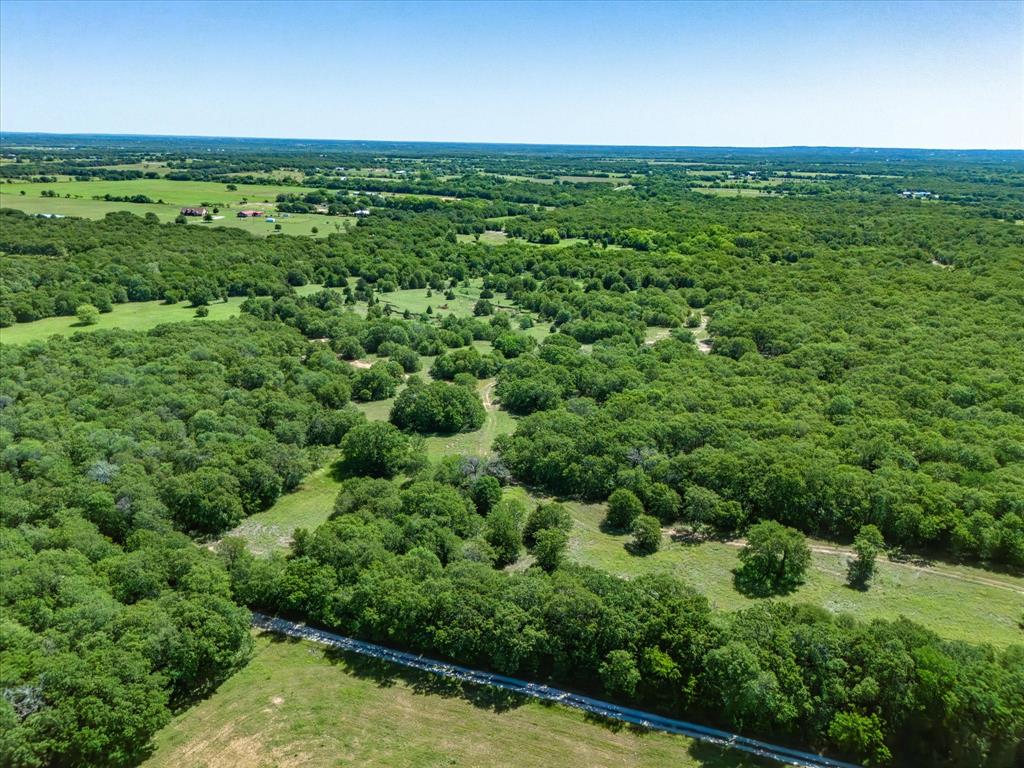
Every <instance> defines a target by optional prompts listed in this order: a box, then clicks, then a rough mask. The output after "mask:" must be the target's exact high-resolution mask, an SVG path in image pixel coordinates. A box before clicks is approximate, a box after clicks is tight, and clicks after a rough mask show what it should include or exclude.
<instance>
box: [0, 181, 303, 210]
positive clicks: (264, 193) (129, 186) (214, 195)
mask: <svg viewBox="0 0 1024 768" xmlns="http://www.w3.org/2000/svg"><path fill="white" fill-rule="evenodd" d="M237 186H238V189H237V190H229V189H228V188H227V185H226V184H222V183H220V182H219V181H172V180H170V179H165V178H159V179H128V180H125V181H103V180H95V181H60V182H56V183H52V184H34V183H28V182H19V183H14V184H4V185H3V186H2V187H0V194H2V195H3V197H4V199H5V200H6V198H7V196H8V195H11V196H17V197H21V194H20V193H21V191H22V190H24V191H25V197H39V194H40V192H42V191H43V190H47V189H52V190H53V191H54V192H56V193H57V194H58V195H60V196H61V197H63V196H64V195H68V194H70V195H71V196H72V198H75V197H80V198H86V199H90V198H92V197H94V196H95V195H100V196H103V195H115V196H117V197H123V196H130V195H147V196H148V197H151V198H152V199H153V200H163V201H164V202H165V203H167V204H169V205H177V206H179V207H180V206H183V205H199V204H200V203H206V204H208V205H219V206H221V207H224V206H232V207H234V208H235V209H238V208H240V207H244V205H245V204H243V203H242V201H243V200H247V201H248V202H249V203H272V202H274V200H275V199H276V197H277V196H278V195H280V194H285V193H294V194H302V193H305V192H310V191H312V190H310V189H309V188H307V187H286V186H278V185H276V184H238V185H237ZM44 199H51V198H44Z"/></svg>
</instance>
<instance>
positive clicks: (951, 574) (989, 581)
mask: <svg viewBox="0 0 1024 768" xmlns="http://www.w3.org/2000/svg"><path fill="white" fill-rule="evenodd" d="M725 543H726V544H728V545H729V546H730V547H745V546H746V545H747V540H746V539H733V540H732V541H727V542H725ZM810 548H811V551H812V552H816V553H817V554H819V555H849V556H851V557H852V556H853V555H854V551H853V550H852V549H850V548H849V547H837V546H829V545H825V544H811V545H810ZM885 562H887V563H889V564H890V565H895V566H898V567H900V568H909V569H910V570H912V571H917V572H918V573H931V574H934V575H936V576H943V577H945V578H947V579H953V580H955V581H963V582H967V583H969V584H977V585H979V586H982V587H995V588H997V589H1007V590H1009V591H1010V592H1016V593H1017V594H1018V595H1024V588H1021V587H1018V586H1017V585H1016V584H1010V583H1009V582H1006V581H1001V580H999V579H996V578H989V577H986V576H973V575H970V574H966V573H957V572H956V571H952V570H949V569H947V568H943V567H942V566H941V565H918V564H915V563H901V562H899V561H898V560H886V561H885Z"/></svg>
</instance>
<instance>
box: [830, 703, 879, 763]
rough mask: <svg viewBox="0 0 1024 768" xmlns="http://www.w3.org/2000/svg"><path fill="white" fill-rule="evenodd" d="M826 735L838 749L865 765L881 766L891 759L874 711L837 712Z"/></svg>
mask: <svg viewBox="0 0 1024 768" xmlns="http://www.w3.org/2000/svg"><path fill="white" fill-rule="evenodd" d="M828 735H829V738H831V739H832V741H833V742H835V744H836V746H838V747H839V749H841V750H843V751H844V752H847V753H849V754H851V755H855V756H856V757H857V759H859V760H861V761H863V763H864V765H866V766H872V767H873V766H882V765H886V764H888V763H889V761H890V760H892V753H891V752H890V751H889V748H888V747H887V746H886V745H885V733H884V730H883V728H882V722H881V720H879V718H878V715H877V714H875V713H874V712H872V713H871V714H870V715H862V714H859V713H857V712H837V713H836V715H835V717H833V718H832V722H831V723H830V724H829V727H828Z"/></svg>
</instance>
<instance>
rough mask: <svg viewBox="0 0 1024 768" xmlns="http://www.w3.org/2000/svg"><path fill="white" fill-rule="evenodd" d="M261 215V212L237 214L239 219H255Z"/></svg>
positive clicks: (241, 212) (247, 211) (250, 211)
mask: <svg viewBox="0 0 1024 768" xmlns="http://www.w3.org/2000/svg"><path fill="white" fill-rule="evenodd" d="M262 215H263V211H253V210H245V211H239V212H238V218H240V219H255V218H258V217H260V216H262Z"/></svg>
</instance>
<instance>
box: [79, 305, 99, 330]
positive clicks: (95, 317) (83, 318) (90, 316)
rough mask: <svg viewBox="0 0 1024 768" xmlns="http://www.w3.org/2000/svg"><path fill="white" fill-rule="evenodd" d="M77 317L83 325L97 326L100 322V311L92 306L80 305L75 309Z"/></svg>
mask: <svg viewBox="0 0 1024 768" xmlns="http://www.w3.org/2000/svg"><path fill="white" fill-rule="evenodd" d="M75 317H77V318H78V322H79V323H81V324H82V325H96V323H98V322H99V321H100V311H99V310H98V309H97V308H96V307H94V306H93V305H92V304H79V305H78V307H77V308H76V309H75Z"/></svg>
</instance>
